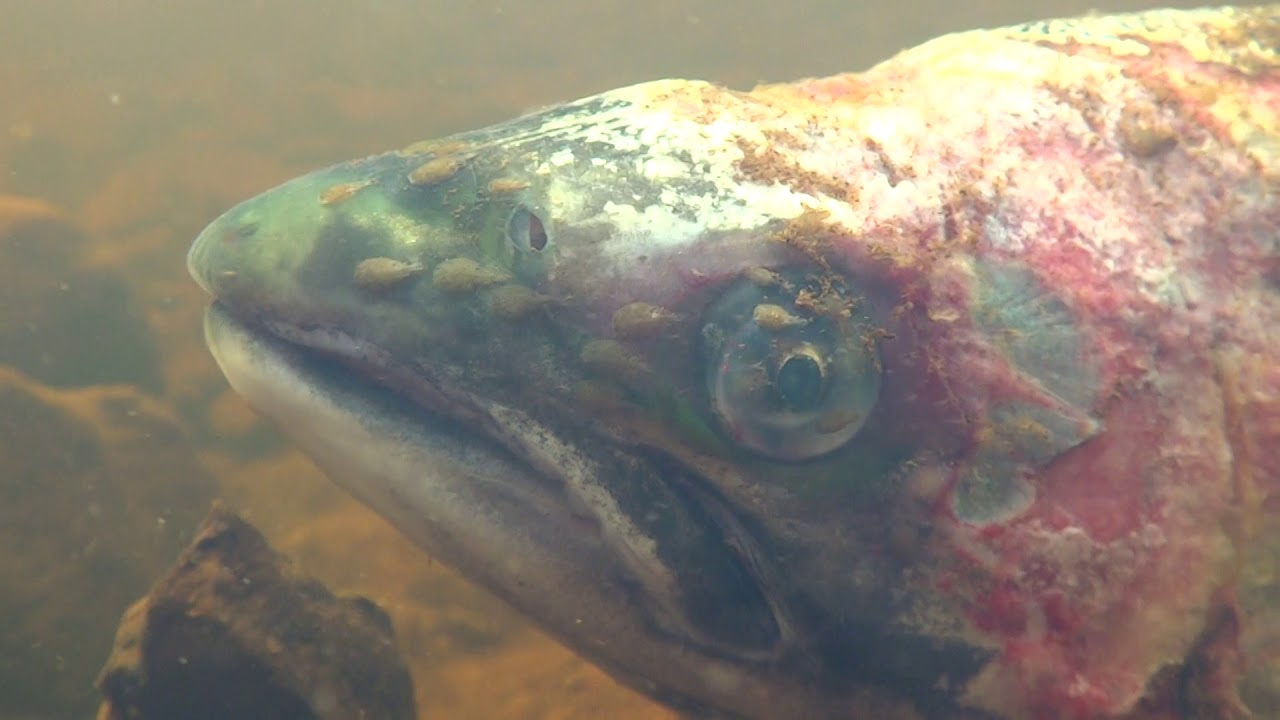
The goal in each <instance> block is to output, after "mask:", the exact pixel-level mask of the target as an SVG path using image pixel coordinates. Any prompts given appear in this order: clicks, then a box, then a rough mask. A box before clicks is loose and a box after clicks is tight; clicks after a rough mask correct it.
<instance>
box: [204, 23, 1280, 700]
mask: <svg viewBox="0 0 1280 720" xmlns="http://www.w3.org/2000/svg"><path fill="white" fill-rule="evenodd" d="M1278 47H1280V6H1276V5H1270V6H1262V7H1257V8H1218V9H1205V10H1197V11H1152V12H1147V13H1141V14H1131V15H1116V16H1096V17H1088V18H1082V19H1072V20H1059V21H1048V22H1040V23H1032V24H1028V25H1023V26H1018V27H1012V28H1005V29H999V30H987V31H974V32H968V33H960V34H956V35H950V36H945V37H942V38H939V39H937V40H934V41H931V42H929V43H926V44H924V45H922V46H920V47H917V48H914V49H911V50H908V51H905V52H903V53H901V54H900V55H898V56H896V57H894V58H892V59H889V60H887V61H886V62H884V63H882V64H880V65H878V66H876V67H874V68H872V69H870V70H868V71H866V72H863V73H857V74H847V75H839V76H835V77H830V78H823V79H813V80H805V81H800V82H796V83H790V84H778V85H766V86H762V87H758V88H756V89H754V90H751V91H749V92H738V91H733V90H729V89H726V88H722V87H718V86H716V85H713V84H709V83H704V82H696V81H683V80H665V81H658V82H652V83H646V84H642V85H637V86H633V87H628V88H621V89H618V90H615V91H611V92H607V93H603V94H601V95H597V96H594V97H591V98H586V99H583V100H580V101H577V102H572V103H567V104H565V105H561V106H557V107H554V108H550V109H546V110H542V111H539V112H536V113H533V114H530V115H527V116H524V117H521V118H517V119H515V120H512V121H510V122H507V123H503V124H499V125H495V126H493V127H490V128H485V129H482V130H478V131H475V132H470V133H463V134H461V135H459V136H455V137H453V138H448V139H446V140H442V141H435V142H427V143H416V144H414V145H413V146H410V147H408V148H406V149H404V150H402V151H398V152H391V153H387V154H384V155H379V156H374V157H370V158H365V159H362V160H356V161H353V162H349V163H345V164H342V165H337V166H334V167H332V168H328V169H325V170H321V171H318V172H316V173H313V174H311V175H307V176H304V177H302V178H299V179H296V180H294V181H291V182H290V183H287V184H285V185H283V186H281V187H280V188H277V189H274V190H271V191H269V192H267V193H264V194H263V195H261V196H259V197H256V198H253V199H250V200H248V201H246V202H245V203H243V204H241V205H239V206H237V207H236V208H234V209H232V210H230V211H228V213H227V214H225V215H224V216H223V217H221V218H219V219H218V220H216V221H215V222H214V223H213V224H211V225H210V226H209V228H208V229H206V230H205V231H204V232H203V233H202V234H201V236H200V237H199V238H198V239H197V241H196V243H195V245H194V246H193V248H192V250H191V254H190V258H189V265H190V268H191V272H192V274H193V275H194V276H195V278H196V279H197V280H198V281H199V282H200V283H201V285H202V286H204V287H205V288H206V290H208V291H209V292H210V294H212V295H213V296H214V297H215V299H216V302H215V303H214V305H213V306H212V307H211V309H210V311H209V313H208V315H207V317H206V334H207V337H208V339H209V343H210V347H211V349H212V350H213V353H214V355H215V357H216V358H217V359H218V362H219V364H220V365H221V367H222V368H223V370H224V372H225V373H226V375H227V377H228V379H229V381H230V382H231V384H232V386H233V387H235V388H236V389H237V390H238V391H239V392H240V393H241V394H243V395H244V396H245V397H246V399H247V400H248V401H249V402H250V404H252V405H254V406H255V407H257V408H258V409H259V410H260V411H261V412H262V413H264V414H265V415H267V416H269V417H272V418H273V419H275V420H276V421H277V422H278V423H279V424H280V425H281V426H282V427H283V428H284V429H285V430H286V432H288V433H289V434H290V435H291V436H292V437H293V438H294V439H295V440H296V442H297V443H298V444H299V446H300V447H301V448H302V449H303V450H305V451H306V452H308V453H309V454H310V455H312V457H314V458H315V459H316V461H317V462H318V463H319V464H320V466H321V467H323V468H324V469H325V470H326V471H328V472H329V473H330V474H331V475H332V476H333V478H334V479H335V481H337V482H338V483H339V484H341V485H342V486H343V487H345V488H346V489H347V490H348V491H350V492H351V493H352V494H353V495H355V496H356V497H357V498H359V499H361V500H362V501H364V502H365V503H367V504H369V505H370V506H371V507H373V508H374V509H376V510H378V511H379V512H380V513H382V514H383V515H384V516H386V517H387V518H388V519H389V520H390V521H391V522H392V523H394V524H395V525H396V526H397V527H399V528H400V529H401V530H402V531H403V532H405V533H406V534H407V535H408V536H409V537H411V538H412V539H414V540H415V541H417V542H418V543H420V544H422V545H423V546H424V547H426V548H428V549H430V550H431V551H432V552H433V553H434V554H436V555H437V556H439V557H442V558H444V559H445V560H446V561H447V562H449V563H451V564H453V565H454V566H456V567H457V568H458V569H459V570H460V571H462V572H463V573H464V574H466V575H468V576H469V577H471V578H472V579H474V580H475V581H477V582H479V583H481V584H482V585H484V586H486V587H488V588H489V589H491V590H492V591H493V592H495V593H497V594H498V595H500V596H502V597H504V598H505V599H507V600H508V601H509V602H511V603H512V604H513V605H514V606H515V607H517V608H519V609H520V610H522V611H523V612H525V613H526V614H528V615H529V616H530V617H531V618H533V619H534V620H535V621H536V622H538V623H539V624H540V625H542V626H543V627H544V628H546V629H547V630H548V631H550V632H552V633H553V634H555V635H556V636H557V637H559V638H560V639H561V640H562V641H563V642H565V643H566V644H568V645H569V646H571V647H573V648H575V649H576V650H578V651H579V652H581V653H583V654H584V655H585V656H587V657H588V658H590V659H592V660H593V661H595V662H597V663H599V664H600V665H601V666H602V667H604V668H605V669H606V670H608V671H610V672H611V673H613V674H614V675H615V676H617V677H619V678H620V679H622V680H624V681H626V682H628V683H630V684H632V685H633V686H635V687H637V688H639V689H641V690H642V691H644V692H647V693H649V694H650V695H652V696H654V697H656V698H658V699H659V700H662V701H664V702H667V703H669V704H671V705H673V706H675V707H679V708H684V709H688V710H691V711H694V712H702V713H713V712H715V713H723V714H727V715H736V716H744V717H769V718H777V717H877V718H878V717H912V716H913V715H912V713H915V714H916V716H923V717H938V718H944V717H945V718H954V717H974V718H991V717H1000V718H1094V717H1125V716H1132V717H1138V716H1141V717H1170V718H1173V717H1237V716H1238V717H1247V716H1248V714H1249V713H1253V714H1254V715H1255V716H1257V717H1266V716H1271V715H1274V714H1275V713H1280V658H1278V657H1277V652H1276V648H1277V646H1278V645H1280V601H1278V600H1277V598H1278V597H1280V573H1278V572H1277V568H1280V540H1278V539H1277V538H1278V537H1280V365H1278V364H1277V362H1276V358H1278V357H1280V247H1278V245H1277V242H1278V241H1277V238H1280V202H1277V198H1276V187H1277V180H1278V178H1280V57H1277V48H1278ZM335 187H337V188H358V191H353V192H343V193H342V199H341V202H332V201H330V202H324V201H323V199H324V198H331V197H332V196H333V191H332V190H331V189H332V188H335ZM326 193H327V194H326ZM374 258H376V259H378V262H379V263H383V264H386V265H387V266H388V267H394V268H413V272H404V273H398V274H397V275H396V277H395V281H394V282H388V283H385V284H379V286H378V287H379V291H378V292H369V291H368V287H361V285H360V283H359V282H357V281H356V279H355V278H357V277H358V272H357V269H358V268H360V267H361V263H368V262H369V261H370V259H374Z"/></svg>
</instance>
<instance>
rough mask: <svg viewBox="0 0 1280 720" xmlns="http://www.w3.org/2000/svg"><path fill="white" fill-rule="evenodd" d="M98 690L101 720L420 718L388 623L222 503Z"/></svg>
mask: <svg viewBox="0 0 1280 720" xmlns="http://www.w3.org/2000/svg"><path fill="white" fill-rule="evenodd" d="M98 683H99V687H100V689H101V690H102V692H103V694H104V695H105V697H106V702H105V703H104V704H103V706H102V708H101V710H100V711H99V715H98V717H99V718H100V719H101V720H126V719H128V720H152V719H155V720H160V719H166V720H167V719H169V718H187V719H189V720H199V719H201V718H209V719H210V720H212V719H214V718H279V719H281V720H291V719H293V718H299V719H302V718H307V719H309V718H386V719H387V720H396V719H397V718H406V719H410V718H413V717H415V710H414V700H413V683H412V680H411V679H410V676H409V671H408V669H407V667H406V666H405V664H404V662H403V661H402V660H401V658H400V656H399V654H398V652H397V651H396V647H395V639H394V634H393V631H392V628H391V621H390V619H389V618H388V617H387V615H386V614H385V613H383V611H382V610H381V609H380V608H378V606H376V605H374V604H373V603H372V602H370V601H369V600H366V599H364V598H362V597H354V598H342V599H339V598H335V597H334V596H333V595H332V594H331V593H330V592H329V591H328V590H326V589H325V588H324V586H322V585H321V584H320V583H318V582H316V581H314V580H311V579H309V578H307V577H305V576H303V575H301V574H300V573H299V572H297V571H296V570H294V569H293V567H292V565H291V564H290V563H289V561H288V560H286V559H285V558H284V557H283V556H281V555H279V554H278V553H276V552H275V551H273V550H272V549H271V548H270V547H269V546H268V545H267V541H266V539H264V538H263V537H262V535H261V533H259V532H258V531H257V530H256V529H254V528H253V526H251V525H249V524H248V523H246V522H245V521H244V520H242V519H240V518H239V517H238V516H236V515H235V514H234V513H232V512H230V511H229V510H227V509H226V508H225V507H224V506H222V505H221V503H218V504H215V505H214V508H213V510H212V511H211V512H210V513H209V516H208V517H207V518H206V519H205V522H204V525H203V527H202V528H201V530H200V533H199V535H198V536H197V537H196V539H195V540H194V541H193V542H192V544H191V546H190V547H188V548H187V549H186V550H185V551H184V552H183V553H182V556H181V557H180V558H179V559H178V563H177V565H176V566H175V567H174V568H173V569H172V570H171V571H170V572H169V574H168V575H167V576H166V577H165V578H164V579H162V580H161V581H160V582H159V583H158V584H157V585H156V586H155V587H154V588H153V589H152V591H151V593H150V594H149V595H147V597H145V598H143V599H142V600H139V601H138V602H137V603H135V604H134V605H133V606H132V607H131V608H129V610H128V612H126V613H125V617H124V621H123V622H122V623H121V626H120V629H119V631H118V633H117V635H116V646H115V650H114V651H113V652H112V655H111V658H110V659H109V660H108V661H107V665H106V667H105V668H104V669H103V671H102V674H101V676H100V677H99V680H98Z"/></svg>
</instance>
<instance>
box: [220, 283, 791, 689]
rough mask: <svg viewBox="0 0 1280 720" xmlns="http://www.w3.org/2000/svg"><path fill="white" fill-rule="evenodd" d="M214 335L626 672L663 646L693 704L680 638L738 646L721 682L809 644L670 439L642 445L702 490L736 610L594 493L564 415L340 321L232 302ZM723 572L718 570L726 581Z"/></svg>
mask: <svg viewBox="0 0 1280 720" xmlns="http://www.w3.org/2000/svg"><path fill="white" fill-rule="evenodd" d="M205 335H206V340H207V343H208V345H209V347H210V349H211V351H212V353H213V355H214V357H215V359H216V360H217V362H218V364H219V366H220V367H221V368H222V370H223V373H224V374H225V375H226V377H227V378H228V381H229V382H230V384H231V385H232V387H233V388H234V389H236V390H237V392H239V393H240V394H241V395H242V396H243V397H245V398H246V399H247V400H248V402H249V404H250V405H252V406H254V407H255V409H257V410H258V411H259V412H260V413H261V414H263V415H265V416H267V417H269V418H270V419H272V420H273V421H274V422H275V423H276V424H277V425H278V426H280V427H281V428H282V429H283V430H284V431H285V432H286V434H288V435H289V436H290V437H291V438H292V439H293V440H294V441H295V442H296V443H297V444H298V445H299V446H300V447H301V448H302V449H303V450H304V451H305V452H306V453H307V454H308V455H309V456H311V457H312V458H313V459H314V460H315V461H316V463H317V464H318V465H319V466H320V467H321V468H322V469H323V470H325V471H326V473H327V474H328V475H329V476H330V477H331V478H332V479H333V480H334V481H335V482H336V483H337V484H338V485H340V486H341V487H342V488H343V489H344V490H346V491H347V492H349V493H350V494H352V495H353V496H354V497H356V498H357V499H358V500H360V501H361V502H362V503H364V504H366V505H368V506H369V507H371V508H372V509H374V510H375V511H376V512H378V513H379V514H381V515H382V516H383V517H385V518H386V519H387V520H388V521H390V522H391V524H393V525H394V526H395V527H397V528H398V529H399V530H401V531H402V532H403V533H404V534H406V535H407V536H408V537H409V538H410V539H412V540H414V541H415V542H417V543H418V544H419V545H421V546H422V547H424V549H426V550H428V551H429V552H431V553H432V554H433V556H436V557H439V558H440V559H441V560H442V561H443V562H444V563H445V564H448V565H452V566H453V567H457V568H459V569H460V570H461V571H462V572H463V574H464V575H466V576H468V578H470V579H471V580H473V581H474V582H477V583H478V584H480V585H482V586H484V587H486V588H487V589H489V590H490V591H491V592H494V593H495V594H496V595H498V596H499V597H501V598H502V599H503V600H505V601H506V602H508V603H509V604H511V605H513V606H514V607H516V608H517V609H518V610H520V611H522V612H524V613H525V614H526V615H529V616H530V617H533V618H534V619H536V620H538V621H540V622H541V623H542V624H543V625H544V627H546V628H547V629H548V630H550V631H551V632H552V633H553V634H554V635H557V636H558V637H559V638H560V639H561V641H562V642H565V644H567V645H569V646H570V647H573V648H575V649H576V650H578V651H579V652H582V653H583V654H584V655H587V656H588V657H590V658H592V659H593V660H594V661H596V662H597V663H600V664H602V665H604V666H605V667H606V668H608V669H611V671H613V672H614V673H615V674H620V675H623V676H624V677H625V676H626V674H627V670H628V669H629V668H632V667H637V665H636V663H635V660H636V659H637V658H635V657H625V658H624V657H621V656H619V655H618V653H619V652H620V651H621V652H625V653H626V654H627V655H628V656H630V655H634V654H639V655H644V654H645V653H646V652H648V653H652V655H653V663H641V664H640V665H639V667H643V669H642V671H641V672H640V673H639V674H640V675H641V676H642V677H645V678H646V680H647V681H649V682H652V681H654V679H655V678H657V682H658V683H659V686H664V687H666V688H669V693H670V694H671V698H669V699H670V700H672V701H674V702H676V704H678V705H684V704H686V703H685V702H684V701H682V700H681V698H688V697H695V696H701V695H704V694H705V692H704V691H701V690H696V689H695V688H689V690H688V692H682V691H681V690H680V686H681V685H682V684H686V681H681V680H678V679H671V681H670V682H663V681H662V680H663V676H664V675H666V674H669V673H671V672H672V671H671V670H670V669H667V670H655V669H654V667H653V666H654V665H660V664H661V663H663V662H664V658H665V659H666V660H665V662H666V663H667V664H668V665H670V660H669V658H670V655H671V653H672V652H683V653H685V654H687V655H689V656H690V657H697V658H699V659H698V662H699V663H701V664H702V665H703V666H705V667H706V668H714V667H715V666H716V665H717V664H718V663H720V662H721V661H723V662H724V663H725V664H724V665H723V667H721V668H720V669H719V670H718V671H716V672H718V675H717V678H719V680H718V681H721V680H723V679H724V678H728V677H735V676H737V675H738V674H739V673H741V672H742V669H743V668H742V663H743V662H744V661H745V662H748V663H761V664H767V663H770V662H776V661H777V660H778V657H779V655H780V654H781V653H783V652H784V651H786V650H789V649H791V648H789V647H788V646H789V645H790V640H791V638H790V631H789V626H788V624H787V623H786V622H785V620H784V619H783V615H782V613H781V611H780V608H778V607H777V605H776V601H775V595H774V593H773V592H772V588H769V587H767V586H766V583H765V575H766V574H765V573H764V572H763V571H762V570H761V569H760V568H759V566H758V565H757V563H756V557H757V556H758V555H759V553H757V552H755V551H754V550H753V542H754V541H753V540H752V538H751V537H750V534H749V533H748V532H746V530H745V529H744V528H743V527H742V526H740V525H739V524H738V523H737V521H736V519H735V517H734V515H733V513H732V512H731V511H730V510H729V508H728V507H727V505H726V504H725V503H724V501H723V500H722V499H720V498H718V497H717V496H715V494H714V493H713V492H712V491H710V489H709V488H707V487H706V486H705V481H703V480H701V479H699V478H698V477H696V474H695V473H693V472H692V471H690V470H688V469H687V468H684V467H682V466H681V465H680V464H679V463H677V461H675V460H674V459H671V458H668V457H666V456H665V455H664V454H662V453H661V452H659V451H657V450H652V449H636V448H627V449H626V450H625V451H624V452H625V453H627V455H628V457H630V458H631V462H632V463H633V464H641V465H644V466H646V467H649V468H652V469H653V472H654V473H657V474H658V475H660V482H662V483H663V484H665V485H668V486H669V488H670V490H671V492H672V493H674V494H673V496H672V497H676V498H678V499H679V501H680V502H682V503H685V504H687V508H686V512H688V513H691V514H692V516H693V517H695V518H696V522H697V524H698V525H699V526H702V527H701V529H702V530H704V531H706V532H707V538H706V539H703V540H701V541H700V542H707V543H710V542H712V538H713V541H714V544H716V545H718V547H714V548H712V549H711V550H708V551H707V552H708V553H709V554H708V555H707V556H706V557H713V558H715V559H716V560H717V561H725V562H728V563H729V564H731V565H732V568H730V569H729V570H728V571H722V572H726V573H727V574H726V575H725V577H728V578H731V579H732V581H733V583H732V584H731V587H730V590H731V591H732V593H733V594H734V595H736V596H739V598H740V599H739V600H737V602H739V604H740V605H741V607H740V608H738V611H737V612H736V613H735V611H734V609H732V608H730V609H726V608H724V607H723V602H721V601H722V600H723V599H724V598H725V597H726V595H725V592H726V590H725V588H721V587H714V588H711V587H695V588H689V587H686V586H685V583H686V580H687V578H688V577H696V576H698V575H699V574H700V573H701V570H698V569H694V570H690V569H678V570H672V568H671V567H668V564H669V563H675V562H678V559H671V557H670V555H664V554H663V553H662V552H661V550H662V549H661V548H658V552H656V553H655V552H650V553H646V552H645V550H646V548H645V547H644V545H645V541H648V540H651V539H652V540H655V541H657V542H659V543H660V542H662V540H661V539H660V538H658V537H657V536H656V535H649V536H643V537H640V538H639V540H637V541H635V542H632V540H630V539H628V538H626V537H622V538H621V539H620V537H619V535H618V534H617V533H616V532H613V529H614V528H613V524H614V523H615V521H617V520H619V519H618V518H614V517H611V516H610V515H609V514H608V513H607V512H603V513H602V510H601V506H600V505H599V504H596V505H593V504H592V503H591V501H590V500H589V499H584V497H583V492H582V488H583V482H584V481H585V480H586V478H575V477H574V475H575V473H586V472H588V469H587V466H586V465H584V464H583V463H582V462H580V461H579V459H578V457H577V455H576V453H577V452H578V448H577V447H575V446H573V445H571V444H569V443H567V442H564V441H561V440H559V439H558V438H559V437H560V436H562V435H564V432H563V430H562V429H561V428H552V427H549V426H547V425H545V424H543V423H541V422H539V421H537V420H534V419H533V418H531V417H530V416H528V415H527V414H525V413H523V412H522V411H521V410H519V409H517V408H514V407H510V406H507V405H504V404H502V403H499V402H497V401H494V400H492V399H489V398H485V397H481V396H479V395H477V394H475V393H472V392H469V391H468V390H465V389H463V388H462V387H459V386H457V385H455V384H453V383H451V382H449V380H448V378H445V377H438V376H434V375H433V374H432V372H431V370H430V369H428V368H420V367H416V366H414V367H411V366H409V365H407V364H405V363H404V362H402V361H399V360H397V359H396V358H394V357H393V356H392V355H391V354H390V353H389V352H387V351H385V350H383V349H381V348H379V347H377V346H376V345H374V344H372V343H369V342H367V341H365V340H362V339H360V338H357V337H355V336H353V335H351V334H349V333H346V332H343V331H341V330H337V329H333V328H330V327H325V326H320V325H316V326H302V325H295V324H291V323H287V322H282V321H279V320H276V319H267V318H262V317H252V316H251V317H250V318H245V317H244V316H241V315H239V314H237V313H236V312H234V311H233V310H232V309H231V308H230V307H229V306H228V305H227V304H226V303H224V302H220V301H217V300H215V301H214V302H213V303H212V304H211V305H210V306H209V308H208V310H207V311H206V314H205ZM633 511H634V509H629V510H628V509H619V510H616V512H620V513H627V512H633ZM649 549H650V550H652V548H649ZM726 555H728V556H730V557H729V558H728V559H727V560H726V557H725V556H726ZM715 573H716V571H713V570H707V571H706V572H705V575H706V576H707V577H708V578H710V580H707V581H705V582H708V583H709V582H712V581H717V582H718V581H720V580H722V579H723V578H720V577H717V576H716V574H715ZM620 638H621V639H625V647H619V645H618V641H619V639H620ZM602 648H603V649H602ZM641 659H643V658H641ZM645 666H648V667H645Z"/></svg>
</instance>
